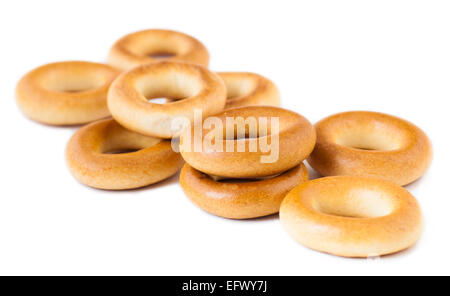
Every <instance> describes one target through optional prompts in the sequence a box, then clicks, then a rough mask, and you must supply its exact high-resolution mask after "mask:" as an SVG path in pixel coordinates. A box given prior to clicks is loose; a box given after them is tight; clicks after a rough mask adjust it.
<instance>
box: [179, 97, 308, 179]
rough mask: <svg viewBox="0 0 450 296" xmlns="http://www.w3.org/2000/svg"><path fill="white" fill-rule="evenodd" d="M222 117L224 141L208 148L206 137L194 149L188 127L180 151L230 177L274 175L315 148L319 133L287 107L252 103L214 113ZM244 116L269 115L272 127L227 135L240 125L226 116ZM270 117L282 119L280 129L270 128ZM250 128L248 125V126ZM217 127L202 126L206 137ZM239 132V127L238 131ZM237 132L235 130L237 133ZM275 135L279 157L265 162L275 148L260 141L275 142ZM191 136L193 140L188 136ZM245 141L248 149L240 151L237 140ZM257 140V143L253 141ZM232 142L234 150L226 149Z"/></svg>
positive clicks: (196, 163) (197, 165)
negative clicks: (253, 133) (266, 148)
mask: <svg viewBox="0 0 450 296" xmlns="http://www.w3.org/2000/svg"><path fill="white" fill-rule="evenodd" d="M215 116H216V117H217V118H218V119H219V120H220V121H222V123H223V126H224V127H225V128H224V131H223V132H222V133H221V134H222V136H223V138H225V139H224V140H223V141H222V144H220V145H219V146H220V147H218V148H220V149H221V151H219V150H218V149H212V150H211V149H209V148H208V147H205V143H208V142H207V141H206V140H204V141H203V143H202V145H203V149H202V150H201V151H198V150H196V149H195V147H194V145H195V142H196V141H195V139H194V137H195V131H194V127H192V128H191V130H188V129H185V130H184V131H183V133H182V135H181V145H180V151H181V154H182V156H183V158H184V159H185V160H186V162H187V163H189V164H190V165H191V166H193V167H194V168H196V169H197V170H199V171H202V172H204V173H207V174H209V175H215V176H221V177H228V178H253V177H264V176H271V175H275V174H278V173H281V172H284V171H286V170H289V169H291V168H293V167H295V166H297V165H299V164H300V163H301V162H302V161H303V160H304V159H305V158H306V157H308V155H309V154H310V153H311V151H312V150H313V148H314V145H315V142H316V134H315V131H314V128H313V126H312V125H311V124H310V123H309V121H308V120H307V119H306V118H304V117H303V116H301V115H299V114H297V113H295V112H292V111H289V110H285V109H281V108H278V107H269V106H250V107H242V108H234V109H229V110H226V111H224V112H222V113H219V114H217V115H215ZM227 117H230V118H235V119H236V118H238V117H241V118H243V119H244V120H245V119H248V118H255V119H256V120H257V121H258V119H259V118H262V117H264V118H268V125H269V129H268V131H267V133H266V134H258V135H257V137H256V138H252V137H249V135H245V139H242V138H241V139H236V137H234V138H232V139H228V138H227V137H226V134H227V131H226V130H228V129H231V130H235V129H236V126H237V125H234V126H231V127H227V123H226V121H227V120H226V119H227ZM271 118H278V119H279V131H278V132H276V131H273V133H272V131H271V130H270V126H271ZM245 128H246V129H248V125H246V126H245ZM216 132H217V130H215V129H212V128H211V129H209V128H208V129H206V128H204V129H203V135H204V138H208V136H209V135H215V133H216ZM235 132H236V131H235ZM235 135H236V134H235ZM275 135H278V140H279V145H278V147H276V146H277V145H274V148H277V149H278V158H277V159H276V160H275V161H273V162H262V161H261V160H262V158H261V157H262V156H266V157H267V156H270V154H271V153H272V152H270V151H269V152H266V151H263V150H262V149H261V147H260V141H264V142H267V143H272V141H274V138H275ZM189 137H190V140H189ZM239 142H241V143H242V142H243V144H244V146H245V151H243V152H239V150H238V145H240V144H238V143H239ZM253 144H255V145H253ZM228 145H230V146H231V147H234V148H233V151H234V152H230V151H229V150H227V146H228ZM251 146H256V148H257V150H255V151H251V150H250V147H251Z"/></svg>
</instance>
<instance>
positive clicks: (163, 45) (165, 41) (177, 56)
mask: <svg viewBox="0 0 450 296" xmlns="http://www.w3.org/2000/svg"><path fill="white" fill-rule="evenodd" d="M162 60H169V61H181V62H188V63H194V64H199V65H202V66H205V67H208V64H209V54H208V50H207V49H206V48H205V46H204V45H203V44H202V43H201V42H200V41H198V40H197V39H195V38H194V37H191V36H189V35H186V34H183V33H180V32H175V31H170V30H145V31H140V32H136V33H132V34H129V35H126V36H124V37H122V38H121V39H120V40H118V41H117V42H116V43H115V44H114V45H113V47H112V48H111V50H110V52H109V64H111V65H113V66H115V67H117V68H119V69H122V70H130V69H132V68H135V67H137V66H140V65H145V64H150V63H155V62H160V61H162Z"/></svg>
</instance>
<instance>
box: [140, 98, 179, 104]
mask: <svg viewBox="0 0 450 296" xmlns="http://www.w3.org/2000/svg"><path fill="white" fill-rule="evenodd" d="M146 99H147V101H148V102H149V103H153V104H167V103H170V102H173V101H175V100H176V99H170V98H146Z"/></svg>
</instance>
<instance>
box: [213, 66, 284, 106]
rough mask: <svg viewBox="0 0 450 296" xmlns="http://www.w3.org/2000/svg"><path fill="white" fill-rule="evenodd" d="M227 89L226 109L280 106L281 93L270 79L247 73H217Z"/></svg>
mask: <svg viewBox="0 0 450 296" xmlns="http://www.w3.org/2000/svg"><path fill="white" fill-rule="evenodd" d="M217 74H219V76H220V78H222V80H223V81H224V82H225V86H226V87H227V96H228V98H227V104H226V106H225V109H230V108H236V107H244V106H255V105H263V106H277V107H278V106H280V93H279V92H278V89H277V87H276V85H275V84H274V83H273V82H272V81H270V80H269V79H267V78H265V77H263V76H261V75H258V74H255V73H245V72H222V73H217Z"/></svg>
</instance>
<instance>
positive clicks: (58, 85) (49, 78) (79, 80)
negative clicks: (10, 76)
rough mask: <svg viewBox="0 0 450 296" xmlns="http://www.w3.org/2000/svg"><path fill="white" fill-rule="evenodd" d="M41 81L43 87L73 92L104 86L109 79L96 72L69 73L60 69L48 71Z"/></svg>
mask: <svg viewBox="0 0 450 296" xmlns="http://www.w3.org/2000/svg"><path fill="white" fill-rule="evenodd" d="M41 83H42V87H43V88H45V89H47V90H50V91H55V92H64V93H72V94H73V93H81V92H85V91H90V90H93V89H97V88H99V87H102V86H103V85H105V83H107V80H106V78H105V77H102V76H99V75H97V74H96V73H90V72H87V73H70V72H69V73H67V72H66V71H64V70H62V69H59V70H55V71H53V72H51V73H47V74H46V75H45V77H43V78H42V82H41Z"/></svg>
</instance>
